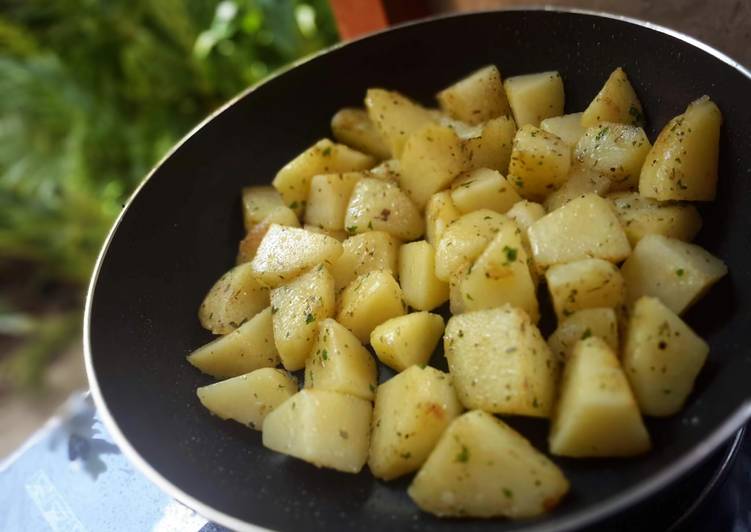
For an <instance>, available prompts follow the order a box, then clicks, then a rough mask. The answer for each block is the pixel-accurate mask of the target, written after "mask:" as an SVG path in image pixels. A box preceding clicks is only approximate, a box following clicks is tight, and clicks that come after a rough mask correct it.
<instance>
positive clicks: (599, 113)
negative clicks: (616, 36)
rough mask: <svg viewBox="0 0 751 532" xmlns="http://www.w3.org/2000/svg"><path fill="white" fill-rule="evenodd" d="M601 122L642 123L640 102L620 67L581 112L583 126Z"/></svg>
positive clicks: (634, 124)
mask: <svg viewBox="0 0 751 532" xmlns="http://www.w3.org/2000/svg"><path fill="white" fill-rule="evenodd" d="M601 122H616V123H619V124H629V125H632V126H643V125H644V112H643V111H642V107H641V102H639V98H638V97H637V96H636V92H634V88H633V87H632V86H631V82H630V81H629V80H628V76H626V73H625V72H624V71H623V69H622V68H621V67H618V68H616V69H615V70H614V71H613V72H612V73H611V74H610V76H609V77H608V79H607V81H606V82H605V85H603V87H602V89H600V92H598V93H597V96H595V98H594V100H592V102H591V103H590V104H589V106H588V107H587V109H586V110H585V111H584V113H583V114H582V118H581V124H582V126H584V127H592V126H596V125H597V124H599V123H601Z"/></svg>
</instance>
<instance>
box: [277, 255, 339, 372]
mask: <svg viewBox="0 0 751 532" xmlns="http://www.w3.org/2000/svg"><path fill="white" fill-rule="evenodd" d="M335 310H336V300H335V296H334V278H333V277H332V276H331V274H330V273H329V271H328V270H327V269H326V267H325V266H323V265H319V266H317V267H316V268H313V269H312V270H310V271H309V272H307V273H305V274H303V275H301V276H300V277H298V278H297V279H295V280H294V281H292V282H291V283H289V284H286V285H284V286H280V287H278V288H274V289H273V290H272V291H271V314H272V316H271V317H272V323H273V326H274V343H275V344H276V348H277V350H278V351H279V358H280V359H281V361H282V365H283V366H284V367H285V369H288V370H289V371H295V370H298V369H302V368H303V367H304V366H305V359H307V358H308V355H309V354H310V351H311V349H312V347H313V343H314V342H315V339H316V332H317V330H318V329H317V328H318V322H319V321H322V320H324V319H326V318H330V317H332V316H333V315H334V311H335Z"/></svg>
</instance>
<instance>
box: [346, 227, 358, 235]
mask: <svg viewBox="0 0 751 532" xmlns="http://www.w3.org/2000/svg"><path fill="white" fill-rule="evenodd" d="M347 232H348V233H349V234H350V235H354V234H355V233H356V232H357V226H356V225H350V226H349V227H347Z"/></svg>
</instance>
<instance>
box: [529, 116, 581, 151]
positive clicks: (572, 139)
mask: <svg viewBox="0 0 751 532" xmlns="http://www.w3.org/2000/svg"><path fill="white" fill-rule="evenodd" d="M581 117H582V113H573V114H569V115H563V116H552V117H550V118H546V119H545V120H543V121H542V122H540V129H542V130H543V131H545V132H547V133H550V134H551V135H555V136H556V137H558V138H559V139H561V140H562V141H563V142H564V143H565V144H566V145H567V146H571V147H574V146H576V143H577V142H579V139H580V138H581V137H582V135H584V132H585V131H586V129H587V128H585V127H584V126H582V125H581Z"/></svg>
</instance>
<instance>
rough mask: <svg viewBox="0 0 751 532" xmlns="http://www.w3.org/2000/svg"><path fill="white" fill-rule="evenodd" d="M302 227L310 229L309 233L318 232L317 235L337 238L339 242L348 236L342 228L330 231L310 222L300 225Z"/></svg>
mask: <svg viewBox="0 0 751 532" xmlns="http://www.w3.org/2000/svg"><path fill="white" fill-rule="evenodd" d="M302 228H303V229H305V230H306V231H310V232H311V233H318V234H319V235H326V236H330V237H331V238H335V239H337V240H338V241H339V242H344V241H345V240H346V239H347V238H348V237H349V235H348V234H347V231H345V230H343V229H342V230H341V231H332V230H331V229H324V228H323V227H319V226H317V225H311V224H305V225H303V226H302ZM340 257H341V255H340ZM337 260H339V259H337Z"/></svg>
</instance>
